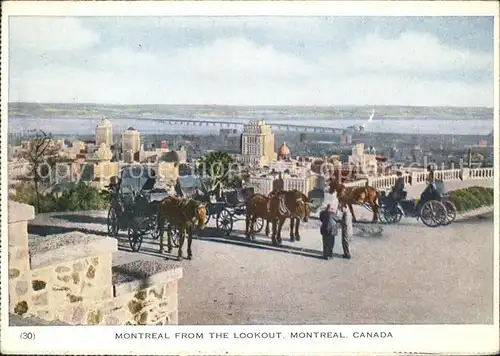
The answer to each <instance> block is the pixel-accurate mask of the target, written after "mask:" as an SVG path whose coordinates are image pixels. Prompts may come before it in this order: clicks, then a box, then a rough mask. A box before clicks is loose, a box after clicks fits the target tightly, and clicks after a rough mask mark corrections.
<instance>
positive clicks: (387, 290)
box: [29, 179, 498, 324]
mask: <svg viewBox="0 0 500 356" xmlns="http://www.w3.org/2000/svg"><path fill="white" fill-rule="evenodd" d="M473 185H480V186H486V187H493V180H492V179H475V180H465V181H458V180H457V181H453V182H447V188H448V189H449V190H451V189H458V188H463V187H468V186H473ZM423 187H424V186H423V185H422V184H420V185H415V186H414V187H411V188H410V189H411V192H410V195H413V191H414V192H415V193H419V192H420V191H421V190H422V189H423ZM363 217H365V216H363ZM365 218H369V216H366V217H365ZM105 224H106V212H104V211H99V212H86V213H52V214H42V215H38V216H37V217H36V218H35V220H33V221H31V223H30V228H29V231H30V236H31V237H32V238H36V236H37V234H42V235H46V234H52V233H61V232H65V231H68V230H83V231H88V232H92V233H94V234H101V235H104V234H106V225H105ZM363 226H367V224H358V225H356V226H355V236H354V237H353V238H352V241H351V250H352V255H353V259H351V260H344V259H342V258H341V257H340V254H341V246H340V241H337V243H336V246H335V253H336V255H337V257H338V258H334V259H333V260H330V261H325V260H323V259H320V258H319V257H320V255H321V237H320V235H319V226H318V221H317V220H310V221H309V223H307V224H306V225H305V226H304V227H303V229H302V240H301V241H300V242H296V243H294V244H292V243H290V242H288V241H286V240H285V241H284V246H283V247H280V248H277V247H273V246H271V245H270V239H269V238H266V237H265V236H263V235H259V236H258V237H257V241H255V242H252V243H250V242H246V241H245V240H244V238H243V230H244V223H243V222H238V223H236V224H235V230H236V231H234V233H233V235H232V236H229V237H227V238H224V237H220V235H219V234H218V232H217V230H216V229H215V228H214V226H213V222H211V223H210V224H209V226H208V227H207V229H205V231H204V232H203V237H201V238H199V239H197V240H194V241H193V254H194V259H193V260H191V261H183V262H176V261H172V263H178V264H180V265H182V267H183V269H184V277H183V278H182V280H181V282H180V286H179V323H180V324H304V323H305V324H376V323H398V324H400V323H407V324H437V323H440V324H456V323H469V324H484V323H492V322H493V297H492V296H493V283H492V280H493V273H494V271H493V260H494V257H493V242H494V238H495V237H494V231H493V214H492V213H491V211H490V212H488V211H487V210H484V211H483V214H481V215H480V216H476V217H468V218H467V217H464V216H462V217H458V218H457V221H456V222H455V223H453V224H451V225H449V226H445V227H440V228H428V227H426V226H424V225H423V224H422V223H421V222H417V221H415V220H414V219H413V220H412V219H403V220H402V221H401V222H400V223H399V224H397V225H391V226H387V225H381V226H383V233H382V235H381V236H370V235H369V234H365V233H363V231H362V229H363ZM287 236H288V232H287V231H285V232H284V237H287ZM497 238H498V237H497ZM119 246H120V251H119V252H117V253H116V255H115V256H114V260H113V263H114V264H122V263H126V262H129V261H134V260H151V259H160V258H165V256H160V255H159V254H158V244H157V241H146V240H145V243H144V244H143V247H142V248H141V251H140V252H139V253H133V252H130V251H129V247H128V243H127V240H126V236H125V234H124V233H123V232H122V233H121V235H120V236H119ZM174 253H176V250H174ZM168 257H170V258H174V256H173V255H169V256H168Z"/></svg>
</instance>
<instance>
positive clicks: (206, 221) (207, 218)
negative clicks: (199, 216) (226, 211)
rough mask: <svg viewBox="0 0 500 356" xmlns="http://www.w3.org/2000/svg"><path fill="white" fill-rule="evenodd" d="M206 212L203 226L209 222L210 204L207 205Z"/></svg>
mask: <svg viewBox="0 0 500 356" xmlns="http://www.w3.org/2000/svg"><path fill="white" fill-rule="evenodd" d="M206 210H207V217H206V219H205V225H206V224H208V222H209V221H210V217H211V214H212V204H211V203H208V204H207V207H206Z"/></svg>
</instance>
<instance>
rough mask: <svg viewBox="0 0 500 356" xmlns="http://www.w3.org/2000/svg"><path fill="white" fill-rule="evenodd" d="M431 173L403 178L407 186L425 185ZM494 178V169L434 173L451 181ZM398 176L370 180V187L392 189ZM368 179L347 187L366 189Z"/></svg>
mask: <svg viewBox="0 0 500 356" xmlns="http://www.w3.org/2000/svg"><path fill="white" fill-rule="evenodd" d="M428 175H429V173H428V172H412V173H410V174H404V175H403V178H404V180H405V184H407V185H417V184H423V183H425V181H426V179H427V177H428ZM493 177H494V168H492V167H489V168H473V169H472V168H471V169H469V168H463V169H446V170H441V171H434V178H435V179H439V180H443V181H451V180H469V179H490V178H493ZM396 179H397V176H396V175H389V176H380V177H373V178H368V185H369V186H371V187H374V188H377V189H383V188H390V187H393V186H394V184H395V183H396ZM365 185H366V179H360V180H356V181H354V182H349V183H346V184H345V186H346V187H364V186H365Z"/></svg>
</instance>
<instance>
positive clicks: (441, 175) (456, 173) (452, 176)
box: [434, 169, 462, 180]
mask: <svg viewBox="0 0 500 356" xmlns="http://www.w3.org/2000/svg"><path fill="white" fill-rule="evenodd" d="M461 176H462V170H461V169H446V170H442V171H435V172H434V178H435V179H439V180H460V179H461Z"/></svg>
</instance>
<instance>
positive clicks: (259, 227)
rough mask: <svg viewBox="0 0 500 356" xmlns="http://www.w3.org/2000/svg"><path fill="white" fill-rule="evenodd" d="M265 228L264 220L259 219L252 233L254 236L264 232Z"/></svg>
mask: <svg viewBox="0 0 500 356" xmlns="http://www.w3.org/2000/svg"><path fill="white" fill-rule="evenodd" d="M263 227H264V219H263V218H257V219H256V220H255V223H254V224H253V226H252V231H253V233H254V234H257V233H259V232H261V231H262V228H263Z"/></svg>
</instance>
